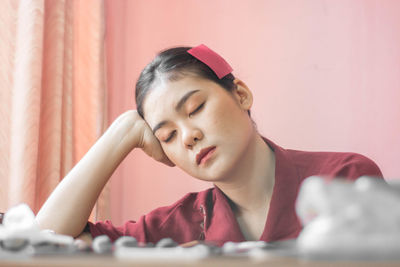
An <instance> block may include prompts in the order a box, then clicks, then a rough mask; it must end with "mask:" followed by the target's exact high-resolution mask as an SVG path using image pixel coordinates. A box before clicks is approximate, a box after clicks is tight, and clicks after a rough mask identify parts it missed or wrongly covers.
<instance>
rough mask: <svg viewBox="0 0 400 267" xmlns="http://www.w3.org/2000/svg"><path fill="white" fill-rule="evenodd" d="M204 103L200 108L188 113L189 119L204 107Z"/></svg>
mask: <svg viewBox="0 0 400 267" xmlns="http://www.w3.org/2000/svg"><path fill="white" fill-rule="evenodd" d="M205 103H206V102H203V103H202V104H201V105H200V106H198V107H197V108H196V109H195V110H193V111H192V112H190V113H189V117H192V116H193V115H194V114H196V113H197V112H198V111H200V110H201V109H202V108H203V107H204V104H205Z"/></svg>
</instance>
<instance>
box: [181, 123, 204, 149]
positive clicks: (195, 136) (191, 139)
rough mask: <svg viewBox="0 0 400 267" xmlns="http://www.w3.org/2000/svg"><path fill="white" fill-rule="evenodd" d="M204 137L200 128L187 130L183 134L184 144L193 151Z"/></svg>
mask: <svg viewBox="0 0 400 267" xmlns="http://www.w3.org/2000/svg"><path fill="white" fill-rule="evenodd" d="M203 137H204V135H203V132H202V131H201V130H200V129H198V128H185V129H184V130H183V133H182V139H183V144H184V146H185V148H188V149H192V148H193V147H194V145H195V144H196V143H197V142H198V141H200V140H201V139H203Z"/></svg>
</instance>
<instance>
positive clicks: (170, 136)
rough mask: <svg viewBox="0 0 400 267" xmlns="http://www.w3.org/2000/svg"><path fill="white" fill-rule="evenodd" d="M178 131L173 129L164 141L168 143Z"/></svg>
mask: <svg viewBox="0 0 400 267" xmlns="http://www.w3.org/2000/svg"><path fill="white" fill-rule="evenodd" d="M175 132H176V131H172V132H171V134H170V135H169V136H168V138H167V139H165V140H164V143H168V142H169V141H171V139H172V138H173V137H174V135H175Z"/></svg>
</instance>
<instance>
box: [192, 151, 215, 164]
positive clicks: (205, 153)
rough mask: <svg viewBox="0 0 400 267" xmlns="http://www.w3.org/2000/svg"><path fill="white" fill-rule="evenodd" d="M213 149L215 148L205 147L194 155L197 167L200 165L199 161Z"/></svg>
mask: <svg viewBox="0 0 400 267" xmlns="http://www.w3.org/2000/svg"><path fill="white" fill-rule="evenodd" d="M214 149H215V146H210V147H206V148H203V149H202V150H200V152H199V153H197V155H196V162H197V165H199V164H200V163H201V160H202V159H203V158H205V157H206V156H207V155H208V154H209V153H210V152H212V151H214Z"/></svg>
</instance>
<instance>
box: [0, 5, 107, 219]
mask: <svg viewBox="0 0 400 267" xmlns="http://www.w3.org/2000/svg"><path fill="white" fill-rule="evenodd" d="M0 25H1V26H0V61H1V64H0V123H1V126H0V211H1V210H3V211H5V210H7V209H8V208H9V207H11V206H13V205H15V204H17V203H21V202H25V203H27V204H28V205H29V206H30V207H31V208H32V209H33V210H34V212H37V211H38V210H39V209H40V207H41V205H42V204H43V202H44V201H45V200H46V198H47V197H48V196H49V194H50V193H51V192H52V190H53V189H54V188H55V186H56V185H57V184H58V183H59V182H60V180H61V179H62V178H63V177H64V176H65V175H66V174H67V173H68V171H69V170H70V169H71V168H72V167H73V165H74V164H75V163H76V162H77V161H78V160H79V159H80V158H81V157H82V156H83V155H84V154H85V152H86V151H87V150H88V149H89V148H90V146H91V145H92V144H93V143H94V142H95V141H96V139H97V138H98V137H99V136H100V135H101V134H102V132H103V131H104V129H105V126H106V124H107V116H106V114H107V105H106V103H107V95H106V81H105V62H104V60H105V52H104V34H105V22H104V3H103V1H101V0H89V1H87V0H82V1H79V0H75V1H74V0H65V1H62V0H57V1H53V0H47V1H46V0H20V1H16V0H2V1H0ZM108 192H109V190H108V188H106V189H105V190H104V191H103V193H102V195H101V197H100V199H99V201H98V203H97V204H96V208H95V209H94V211H93V213H92V217H91V218H92V219H96V220H97V219H104V218H107V217H108V211H109V208H108V203H109V201H108V198H109V194H108Z"/></svg>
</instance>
